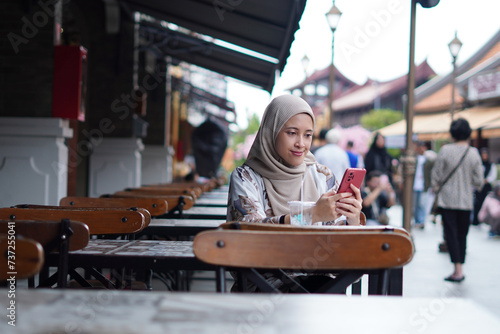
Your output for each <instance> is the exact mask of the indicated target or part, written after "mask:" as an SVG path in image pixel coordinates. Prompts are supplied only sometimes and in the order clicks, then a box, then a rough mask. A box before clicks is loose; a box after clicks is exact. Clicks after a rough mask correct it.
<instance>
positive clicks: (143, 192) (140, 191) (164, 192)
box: [114, 188, 198, 200]
mask: <svg viewBox="0 0 500 334" xmlns="http://www.w3.org/2000/svg"><path fill="white" fill-rule="evenodd" d="M127 193H128V194H132V195H133V196H141V197H144V196H172V195H177V196H181V195H184V196H191V197H192V198H193V199H194V200H196V198H198V196H197V195H196V192H195V191H194V190H191V189H145V188H127V189H125V190H122V191H117V192H115V193H114V194H116V195H128V194H127ZM129 196H130V195H129Z"/></svg>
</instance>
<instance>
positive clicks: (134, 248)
mask: <svg viewBox="0 0 500 334" xmlns="http://www.w3.org/2000/svg"><path fill="white" fill-rule="evenodd" d="M57 259H58V256H57V254H49V255H48V258H47V262H48V263H49V264H50V265H57ZM68 261H69V263H70V265H71V266H73V267H78V266H94V267H101V268H120V267H125V268H132V269H135V270H138V269H157V270H214V266H211V265H208V264H206V263H203V262H201V261H200V260H198V259H197V258H196V257H195V255H194V253H193V242H192V241H166V240H132V241H129V240H107V239H92V240H90V241H89V245H88V246H87V247H85V248H84V249H82V250H79V251H75V252H69V254H68Z"/></svg>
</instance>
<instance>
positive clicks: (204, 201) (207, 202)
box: [194, 196, 227, 208]
mask: <svg viewBox="0 0 500 334" xmlns="http://www.w3.org/2000/svg"><path fill="white" fill-rule="evenodd" d="M194 206H213V207H219V208H227V196H226V197H222V198H217V197H213V198H210V197H199V198H197V199H196V201H195V203H194Z"/></svg>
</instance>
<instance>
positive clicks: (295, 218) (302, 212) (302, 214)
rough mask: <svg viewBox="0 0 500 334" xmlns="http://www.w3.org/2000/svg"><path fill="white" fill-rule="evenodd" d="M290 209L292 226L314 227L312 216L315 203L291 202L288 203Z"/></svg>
mask: <svg viewBox="0 0 500 334" xmlns="http://www.w3.org/2000/svg"><path fill="white" fill-rule="evenodd" d="M288 206H289V208H290V222H291V224H292V225H300V226H305V225H312V216H313V210H314V206H316V203H315V202H301V201H290V202H288Z"/></svg>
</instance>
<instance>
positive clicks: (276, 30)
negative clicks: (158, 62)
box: [120, 0, 306, 92]
mask: <svg viewBox="0 0 500 334" xmlns="http://www.w3.org/2000/svg"><path fill="white" fill-rule="evenodd" d="M120 3H121V4H122V5H124V6H126V7H128V8H129V10H131V11H137V12H141V13H144V14H146V15H149V16H151V17H154V18H155V19H158V20H164V21H166V22H169V23H173V24H175V25H177V26H179V27H183V28H186V29H188V30H189V31H191V32H194V33H195V34H182V33H181V32H172V30H170V29H168V28H167V27H165V26H163V29H162V30H163V31H161V29H160V30H157V33H158V36H159V38H162V34H163V35H164V34H165V32H167V33H169V36H168V38H169V42H171V41H173V40H175V43H169V44H168V47H165V46H164V47H158V50H159V51H160V52H163V53H164V55H171V56H174V57H175V58H178V59H180V60H184V61H187V62H189V63H192V64H195V65H198V66H201V67H204V68H207V69H210V70H213V71H216V72H218V73H222V74H224V75H227V76H231V77H233V78H236V79H239V80H242V81H245V82H248V83H251V84H254V85H257V86H259V87H261V88H263V89H265V90H267V91H269V92H271V91H272V88H273V86H274V82H275V77H276V73H279V72H281V71H282V70H283V69H284V67H285V64H286V60H287V58H288V56H289V55H290V47H291V45H292V42H293V40H294V34H295V31H296V30H297V29H298V28H299V21H300V18H301V16H302V13H303V12H304V8H305V4H306V0H273V1H269V0H245V1H213V0H183V1H165V0H120ZM201 35H203V36H208V37H210V38H212V40H208V39H207V38H204V37H203V36H201ZM218 41H224V42H227V43H231V44H232V45H234V46H236V47H239V48H240V49H239V50H235V48H233V47H230V48H226V47H222V46H221V44H220V43H218ZM155 42H158V41H155ZM176 43H179V45H176ZM157 45H158V43H157ZM174 46H175V48H174ZM181 48H183V49H184V50H186V51H187V52H179V50H180V49H181ZM241 48H244V49H246V50H242V49H241ZM172 50H174V52H172ZM248 51H250V54H249V52H248ZM252 52H253V53H254V54H255V53H260V54H261V56H258V55H257V56H255V55H254V54H252Z"/></svg>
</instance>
